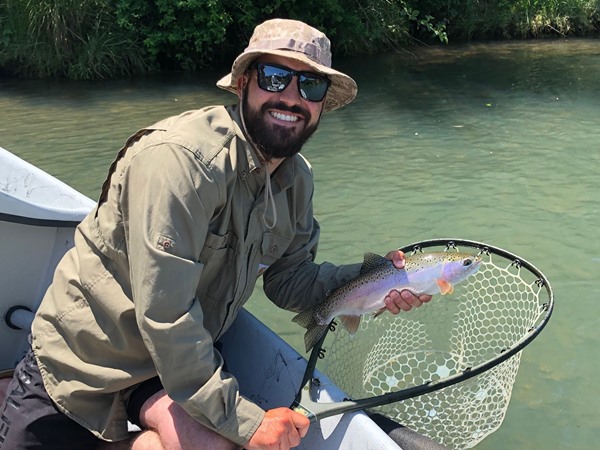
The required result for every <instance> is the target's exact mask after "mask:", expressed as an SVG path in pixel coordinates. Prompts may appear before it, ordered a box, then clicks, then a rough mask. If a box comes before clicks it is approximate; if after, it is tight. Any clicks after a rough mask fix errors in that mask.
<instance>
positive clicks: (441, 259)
mask: <svg viewBox="0 0 600 450" xmlns="http://www.w3.org/2000/svg"><path fill="white" fill-rule="evenodd" d="M480 264H481V258H480V257H479V256H476V255H470V254H466V253H460V252H435V253H416V254H414V255H408V256H406V264H405V266H404V269H397V268H396V267H395V266H394V264H393V263H392V262H391V261H390V260H388V259H386V258H384V257H383V256H379V255H375V254H373V253H367V254H365V260H364V263H363V265H362V268H361V271H360V274H359V275H358V276H357V277H356V278H354V279H353V280H351V281H349V282H348V283H346V284H345V285H343V286H341V287H339V288H338V289H336V290H334V291H333V292H332V293H331V294H330V295H329V296H328V297H327V299H326V300H325V301H324V302H323V303H321V304H319V305H316V306H313V307H312V308H309V309H307V310H306V311H303V312H301V313H300V314H298V315H297V316H295V317H294V318H293V319H292V321H293V322H295V323H297V324H298V325H300V326H302V327H304V328H306V330H307V331H306V334H305V335H304V343H305V344H306V351H309V350H310V349H311V348H312V347H313V346H314V345H315V344H316V343H317V342H318V340H319V339H320V338H321V336H323V333H325V331H326V330H327V327H328V325H329V323H330V322H331V321H332V320H333V318H334V317H339V319H340V321H341V322H342V324H343V325H344V327H345V328H346V329H347V330H348V331H349V332H350V333H351V334H354V333H355V332H356V330H357V329H358V325H359V324H360V317H361V315H363V314H367V313H370V312H374V313H375V315H376V316H377V315H379V314H381V313H383V312H384V311H385V310H386V307H385V304H384V301H383V300H384V298H385V297H386V296H387V294H388V293H389V292H390V291H392V290H394V289H396V290H398V291H401V290H404V289H408V290H409V291H411V292H413V293H414V294H416V295H420V294H429V295H434V294H438V293H440V294H442V295H445V294H451V293H452V292H453V291H454V285H456V284H457V283H460V282H461V281H463V280H465V279H466V278H468V277H469V276H470V275H472V274H474V273H475V272H477V270H478V269H479V265H480Z"/></svg>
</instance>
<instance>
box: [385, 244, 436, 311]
mask: <svg viewBox="0 0 600 450" xmlns="http://www.w3.org/2000/svg"><path fill="white" fill-rule="evenodd" d="M385 257H386V258H387V259H389V260H390V261H392V263H393V264H394V266H396V268H397V269H402V268H403V267H404V263H405V262H406V258H405V256H404V252H402V251H400V250H392V251H391V252H389V253H388V254H387V255H385ZM429 300H431V295H427V294H422V295H419V296H416V295H415V294H413V293H412V292H410V291H408V290H406V289H404V290H403V291H401V292H398V291H397V290H393V291H390V293H389V294H388V295H387V296H386V297H385V299H384V302H385V306H386V308H387V309H388V311H389V312H391V313H392V314H398V313H399V312H400V311H410V310H411V309H413V308H418V307H419V306H421V305H422V304H423V303H427V302H428V301H429Z"/></svg>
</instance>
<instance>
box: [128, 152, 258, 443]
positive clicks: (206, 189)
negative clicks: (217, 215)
mask: <svg viewBox="0 0 600 450" xmlns="http://www.w3.org/2000/svg"><path fill="white" fill-rule="evenodd" d="M175 147H176V145H175V144H165V143H162V144H160V145H156V146H154V147H150V148H146V149H144V150H143V151H141V152H139V153H138V154H136V155H135V156H134V157H133V158H132V162H131V164H130V165H129V167H128V170H127V172H126V173H124V174H123V180H122V184H121V186H122V195H121V205H122V214H123V221H124V223H125V230H126V243H127V247H128V248H127V252H128V254H129V266H130V267H129V270H130V274H131V289H132V296H133V301H134V303H135V313H136V318H137V323H138V326H139V329H140V333H141V335H142V338H143V340H144V342H145V345H146V347H147V349H148V351H149V353H150V355H151V357H152V359H153V362H154V364H155V366H156V370H157V372H158V374H159V376H160V378H161V381H162V383H163V386H164V388H165V390H166V392H167V393H168V395H169V396H170V397H171V398H172V399H173V400H174V401H175V402H177V403H178V404H180V405H181V406H182V407H183V408H184V409H185V410H186V411H187V412H188V414H190V415H191V416H192V417H193V418H195V419H196V420H198V421H199V422H201V423H202V424H204V425H205V426H207V427H209V428H211V429H213V430H215V431H217V432H218V433H219V434H221V435H223V436H225V437H226V438H228V439H230V440H231V441H233V442H235V443H237V444H239V445H243V444H245V443H246V442H247V441H248V440H249V438H250V437H251V436H252V434H253V433H254V431H255V430H256V429H257V428H258V426H259V425H260V423H261V421H262V418H263V415H264V412H263V410H262V409H261V408H259V407H258V406H257V405H255V404H254V403H252V402H250V401H248V400H246V399H244V398H243V397H241V396H240V394H239V388H238V383H237V381H236V379H235V378H234V377H233V376H231V375H230V374H229V373H227V372H226V371H224V370H223V360H222V357H221V355H220V354H219V352H218V351H216V350H215V348H214V345H213V344H214V343H213V339H212V336H211V334H210V333H209V332H208V330H207V329H206V328H205V326H204V325H203V322H204V313H205V312H204V311H203V309H202V306H201V302H200V301H199V299H198V298H197V287H198V283H199V282H200V279H201V276H202V271H203V264H202V263H201V262H200V261H199V258H198V256H199V255H200V253H201V250H202V248H203V245H204V242H205V238H206V235H207V232H208V226H209V222H210V218H211V217H212V215H213V214H214V210H215V208H216V202H217V201H218V199H219V196H220V195H222V193H220V192H219V186H218V185H217V183H216V182H215V180H214V179H213V178H212V177H211V174H210V172H209V171H208V170H207V169H206V168H205V167H204V166H203V165H202V164H200V163H199V162H198V161H197V160H196V159H195V157H194V155H193V154H192V153H191V152H187V151H185V150H183V151H182V149H180V148H175Z"/></svg>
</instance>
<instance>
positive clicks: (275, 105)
mask: <svg viewBox="0 0 600 450" xmlns="http://www.w3.org/2000/svg"><path fill="white" fill-rule="evenodd" d="M268 109H278V110H280V111H284V112H290V113H293V114H297V115H299V116H302V118H303V119H304V120H305V121H306V122H307V123H308V122H309V121H310V117H311V116H310V111H308V110H307V109H306V108H303V107H302V106H300V105H292V106H289V105H286V104H285V103H282V102H278V101H271V102H267V103H265V104H263V105H262V107H261V110H262V112H263V113H264V112H266V111H267V110H268Z"/></svg>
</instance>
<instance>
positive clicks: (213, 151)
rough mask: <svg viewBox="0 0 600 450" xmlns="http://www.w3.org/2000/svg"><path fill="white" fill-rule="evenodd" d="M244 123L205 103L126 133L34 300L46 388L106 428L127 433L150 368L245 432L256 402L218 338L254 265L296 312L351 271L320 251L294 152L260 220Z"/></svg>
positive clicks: (252, 423) (219, 425)
mask: <svg viewBox="0 0 600 450" xmlns="http://www.w3.org/2000/svg"><path fill="white" fill-rule="evenodd" d="M240 123H241V122H240V119H239V115H238V111H237V108H236V107H230V108H225V107H209V108H205V109H202V110H197V111H190V112H186V113H183V114H181V115H179V116H176V117H171V118H168V119H166V120H164V121H161V122H159V123H157V124H155V125H154V126H152V127H149V128H147V129H144V130H141V131H140V132H138V133H137V134H135V135H134V136H132V137H131V138H130V139H129V140H128V142H127V143H126V145H125V147H124V148H123V150H121V151H120V152H119V155H118V157H117V160H116V161H115V162H114V163H113V165H112V166H111V168H110V173H109V177H108V179H107V181H106V182H105V184H104V186H103V191H102V195H101V198H100V201H99V206H98V207H97V208H96V209H94V210H93V211H92V212H91V213H90V214H89V215H88V217H87V218H86V219H85V220H84V221H83V222H82V223H81V225H80V226H79V227H78V229H77V231H76V236H75V248H74V249H72V250H70V251H69V252H68V253H67V255H66V256H65V257H64V258H63V260H62V261H61V262H60V264H59V266H58V268H57V270H56V273H55V277H54V281H53V284H52V285H51V287H50V288H49V290H48V292H47V294H46V296H45V297H44V299H43V301H42V304H41V306H40V308H39V310H38V313H37V315H36V318H35V321H34V323H33V332H32V336H33V349H34V352H35V354H36V357H37V360H38V363H39V366H40V370H41V372H42V375H43V377H44V384H45V386H46V389H47V391H48V393H49V394H50V396H51V397H52V399H53V400H54V401H55V403H56V404H57V405H58V407H59V408H60V409H61V410H62V411H63V412H64V413H65V414H67V415H68V416H70V417H71V418H73V419H74V420H76V421H77V422H79V423H80V424H82V425H83V426H85V427H86V428H88V429H90V430H91V431H92V432H94V433H95V434H96V435H97V436H99V437H101V438H102V439H106V440H120V439H124V438H125V437H126V436H127V415H126V409H125V408H126V404H127V400H128V398H129V395H130V393H131V391H132V389H133V388H134V387H135V386H136V385H137V384H138V383H140V382H142V381H144V380H147V379H149V378H151V377H153V376H156V375H157V374H158V375H159V376H160V378H161V381H162V383H163V385H164V387H165V389H166V391H167V393H168V394H169V396H170V397H171V398H172V399H173V400H174V401H176V402H177V403H179V404H180V405H181V406H182V407H183V408H184V409H185V410H186V411H187V412H188V413H189V414H190V415H191V416H192V417H194V418H195V419H196V420H198V421H199V422H201V423H202V424H204V425H206V426H207V427H209V428H211V429H213V430H215V431H217V432H218V433H220V434H221V435H223V436H225V437H227V438H229V439H230V440H232V441H234V442H236V443H237V444H239V445H244V444H245V443H246V442H247V441H248V440H249V438H250V437H251V436H252V434H253V433H254V432H255V430H256V429H257V427H258V426H259V424H260V422H261V421H262V418H263V415H264V412H263V411H262V409H261V408H259V407H258V406H257V405H255V404H254V403H252V402H251V401H249V400H247V399H245V398H243V397H242V396H240V393H239V389H238V384H237V381H236V380H235V378H233V377H232V376H231V375H230V374H229V373H227V372H226V371H224V370H223V360H222V357H221V355H220V353H219V352H218V351H216V350H215V348H214V342H215V341H217V340H218V339H219V337H220V336H221V335H222V334H223V333H224V332H225V331H226V330H227V328H228V327H229V326H230V325H231V323H232V321H233V320H234V318H235V316H236V314H237V312H238V311H239V309H240V308H241V307H242V305H243V304H244V303H245V302H246V300H247V299H248V298H249V297H250V294H251V293H252V290H253V287H254V285H255V282H256V279H257V277H258V276H259V274H260V273H262V272H263V271H264V275H263V276H264V289H265V292H266V293H267V295H268V296H269V298H270V299H271V300H272V301H273V302H274V303H276V304H277V305H278V306H280V307H282V308H286V309H289V310H293V311H300V310H304V309H306V308H307V307H310V306H311V305H314V304H316V303H318V302H320V301H323V299H324V298H325V293H326V292H327V291H328V290H330V289H333V288H335V287H337V286H339V285H341V284H342V283H344V282H346V281H348V280H350V279H351V278H353V277H354V276H356V275H357V274H358V271H359V265H350V266H334V265H332V264H329V263H323V264H316V263H315V262H314V258H315V254H316V250H317V242H318V237H319V227H318V224H317V222H316V220H315V219H314V218H313V211H312V196H313V176H312V171H311V168H310V166H309V164H308V163H307V162H306V161H305V160H304V159H303V158H302V157H301V156H300V155H296V156H294V157H292V158H288V159H286V160H285V161H284V162H283V163H282V165H281V166H280V167H279V168H278V169H277V170H276V171H275V173H274V174H273V175H272V178H271V183H272V189H273V199H274V202H275V209H276V211H277V214H276V217H277V220H276V224H275V227H274V228H272V229H268V228H267V227H266V226H265V220H266V221H267V223H268V224H272V222H273V220H274V215H273V210H272V209H273V208H272V207H271V206H269V207H267V206H266V204H265V201H264V196H263V193H264V191H263V190H264V187H265V182H266V180H267V178H266V174H265V170H266V167H265V166H263V165H262V164H261V162H260V160H259V159H258V157H257V154H256V153H255V151H254V150H253V148H252V147H251V146H250V145H249V144H248V142H247V141H246V138H245V136H244V133H243V132H242V129H241V126H240ZM267 203H268V204H270V202H267ZM291 326H293V325H291Z"/></svg>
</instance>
